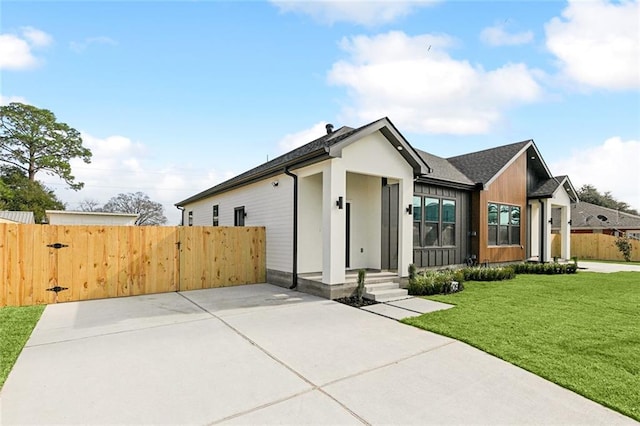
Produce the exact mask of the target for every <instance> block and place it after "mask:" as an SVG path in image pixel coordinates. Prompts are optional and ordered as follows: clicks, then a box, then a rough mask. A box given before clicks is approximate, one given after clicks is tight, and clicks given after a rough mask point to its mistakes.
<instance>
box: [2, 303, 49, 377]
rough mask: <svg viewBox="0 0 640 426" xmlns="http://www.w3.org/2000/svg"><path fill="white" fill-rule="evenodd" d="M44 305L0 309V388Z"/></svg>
mask: <svg viewBox="0 0 640 426" xmlns="http://www.w3.org/2000/svg"><path fill="white" fill-rule="evenodd" d="M44 308H45V307H44V305H39V306H22V307H13V306H5V307H2V308H0V388H2V385H4V382H5V381H6V380H7V376H9V372H10V371H11V368H12V367H13V364H15V362H16V359H18V355H20V352H21V351H22V347H23V346H24V345H25V343H27V340H28V339H29V336H30V335H31V332H32V331H33V328H34V327H35V326H36V323H37V322H38V320H39V319H40V316H41V315H42V311H44Z"/></svg>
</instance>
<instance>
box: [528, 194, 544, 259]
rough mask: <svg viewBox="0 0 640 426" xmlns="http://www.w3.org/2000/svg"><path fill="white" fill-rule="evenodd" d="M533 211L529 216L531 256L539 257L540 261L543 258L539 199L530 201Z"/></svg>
mask: <svg viewBox="0 0 640 426" xmlns="http://www.w3.org/2000/svg"><path fill="white" fill-rule="evenodd" d="M529 208H530V211H531V217H530V218H529V223H528V226H529V241H528V244H529V256H530V257H531V258H537V259H538V261H541V260H542V255H541V253H540V233H541V231H540V213H541V211H540V204H539V203H538V201H537V200H534V201H533V202H530V203H529Z"/></svg>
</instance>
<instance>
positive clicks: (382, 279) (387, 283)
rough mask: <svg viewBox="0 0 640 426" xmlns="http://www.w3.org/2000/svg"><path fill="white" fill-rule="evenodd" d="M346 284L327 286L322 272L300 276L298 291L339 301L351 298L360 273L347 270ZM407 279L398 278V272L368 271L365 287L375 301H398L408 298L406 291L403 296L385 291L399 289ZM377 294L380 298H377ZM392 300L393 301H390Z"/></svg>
mask: <svg viewBox="0 0 640 426" xmlns="http://www.w3.org/2000/svg"><path fill="white" fill-rule="evenodd" d="M344 277H345V279H344V282H343V283H339V284H331V285H328V284H325V283H323V282H322V273H321V272H311V273H305V274H298V290H300V291H303V292H305V293H310V294H313V295H316V296H320V297H324V298H327V299H339V298H341V297H349V296H352V295H353V294H354V292H355V291H356V288H357V286H358V271H357V270H346V271H345V273H344ZM404 281H406V278H405V279H402V278H400V277H398V273H397V272H396V271H380V270H367V274H366V277H365V286H366V287H367V292H369V293H370V294H371V295H373V297H370V298H372V299H373V300H377V301H380V298H381V297H382V298H384V297H385V296H388V297H390V298H393V299H394V300H396V299H397V298H403V297H407V296H406V290H405V291H404V292H403V294H402V295H401V294H400V292H394V293H391V292H385V291H384V290H393V289H398V288H399V287H401V286H402V285H403V284H404ZM376 292H377V293H378V295H379V297H378V298H375V296H376ZM389 300H391V299H389Z"/></svg>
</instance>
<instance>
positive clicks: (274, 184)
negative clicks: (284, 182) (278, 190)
mask: <svg viewBox="0 0 640 426" xmlns="http://www.w3.org/2000/svg"><path fill="white" fill-rule="evenodd" d="M279 184H280V182H278V181H277V180H274V181H273V182H271V186H273V187H274V188H275V187H276V186H278V185H279Z"/></svg>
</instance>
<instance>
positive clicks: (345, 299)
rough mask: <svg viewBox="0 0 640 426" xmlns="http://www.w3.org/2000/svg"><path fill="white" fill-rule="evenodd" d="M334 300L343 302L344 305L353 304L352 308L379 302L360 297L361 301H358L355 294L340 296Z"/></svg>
mask: <svg viewBox="0 0 640 426" xmlns="http://www.w3.org/2000/svg"><path fill="white" fill-rule="evenodd" d="M334 301H336V302H339V303H342V304H345V305H349V306H353V307H354V308H361V307H363V306H370V305H376V304H378V303H380V302H376V301H375V300H369V299H362V303H360V302H359V301H358V298H357V297H356V296H349V297H341V298H340V299H334Z"/></svg>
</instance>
